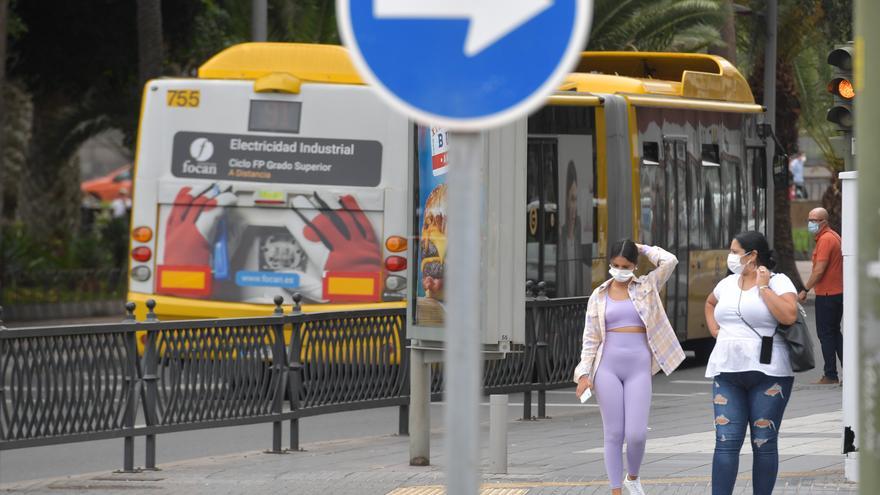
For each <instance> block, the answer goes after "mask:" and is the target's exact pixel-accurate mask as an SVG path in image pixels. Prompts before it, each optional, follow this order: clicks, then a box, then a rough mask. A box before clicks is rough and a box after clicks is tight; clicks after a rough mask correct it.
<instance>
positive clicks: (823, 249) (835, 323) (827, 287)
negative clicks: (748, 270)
mask: <svg viewBox="0 0 880 495" xmlns="http://www.w3.org/2000/svg"><path fill="white" fill-rule="evenodd" d="M807 228H808V229H809V231H810V233H811V234H813V235H814V236H815V237H816V248H815V249H814V250H813V271H812V273H810V278H809V280H807V283H806V284H805V286H804V290H802V291H801V292H800V294H798V298H799V299H800V300H801V301H805V300H806V299H807V293H808V292H810V290H815V291H816V333H818V335H819V343H820V344H821V345H822V357H823V358H824V360H825V371H824V374H823V375H822V378H821V379H819V381H817V382H814V383H816V384H819V385H833V384H837V383H840V381H839V380H838V377H837V358H840V362H841V365H842V364H843V334H842V333H840V320H841V318H842V317H843V252H842V251H841V249H840V235H838V233H837V232H835V231H833V230H831V228H830V227H829V226H828V211H826V210H825V208H816V209H814V210H812V211H810V215H809V217H808V219H807Z"/></svg>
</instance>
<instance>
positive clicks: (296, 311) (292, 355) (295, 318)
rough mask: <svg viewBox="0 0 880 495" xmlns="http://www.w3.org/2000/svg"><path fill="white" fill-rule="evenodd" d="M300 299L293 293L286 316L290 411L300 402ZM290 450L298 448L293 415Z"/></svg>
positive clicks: (297, 425) (295, 421) (297, 408)
mask: <svg viewBox="0 0 880 495" xmlns="http://www.w3.org/2000/svg"><path fill="white" fill-rule="evenodd" d="M301 301H302V296H301V295H300V294H299V293H297V294H294V295H293V311H292V312H291V313H290V316H289V317H288V318H287V320H288V321H290V326H291V331H290V346H289V348H288V349H289V352H288V357H287V362H288V365H287V369H288V379H287V385H288V387H287V393H288V394H289V395H290V397H289V401H290V402H289V404H290V410H291V411H294V412H296V411H299V408H300V403H299V393H300V391H301V390H302V386H303V385H302V368H303V365H302V363H301V362H300V357H301V355H302V354H301V353H302V336H301V335H300V331H301V330H302V326H303V322H302V315H303V312H302V306H300V302H301ZM290 450H294V451H297V450H299V418H298V417H294V418H293V419H291V420H290Z"/></svg>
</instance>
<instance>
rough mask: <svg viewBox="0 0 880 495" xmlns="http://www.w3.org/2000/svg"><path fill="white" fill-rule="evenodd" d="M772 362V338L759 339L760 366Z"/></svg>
mask: <svg viewBox="0 0 880 495" xmlns="http://www.w3.org/2000/svg"><path fill="white" fill-rule="evenodd" d="M772 360H773V336H772V335H771V336H770V337H761V359H760V363H761V364H770V361H772Z"/></svg>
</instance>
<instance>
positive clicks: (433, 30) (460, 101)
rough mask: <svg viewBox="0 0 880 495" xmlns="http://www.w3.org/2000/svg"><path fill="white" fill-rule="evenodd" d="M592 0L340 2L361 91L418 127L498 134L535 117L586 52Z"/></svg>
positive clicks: (344, 33) (343, 31)
mask: <svg viewBox="0 0 880 495" xmlns="http://www.w3.org/2000/svg"><path fill="white" fill-rule="evenodd" d="M592 10H593V8H592V0H337V10H336V13H337V18H338V21H339V27H340V32H341V34H342V38H343V41H344V42H345V44H346V45H347V46H348V48H349V49H350V51H351V54H352V58H353V61H354V63H355V66H356V67H357V69H358V70H359V71H360V73H361V75H362V76H363V77H364V79H365V80H366V82H367V83H369V84H371V85H373V86H375V87H376V88H377V89H378V91H379V92H380V93H381V94H382V95H383V96H384V97H385V98H386V99H387V100H388V101H389V102H390V103H391V104H392V105H394V106H396V107H397V108H398V109H399V110H401V111H403V112H404V113H405V114H407V115H409V116H411V117H412V118H414V119H416V120H420V121H423V122H429V123H433V124H440V125H445V126H448V127H451V128H456V129H473V130H476V129H481V128H485V127H491V126H495V125H500V124H503V123H505V122H508V121H510V120H513V119H516V118H517V117H519V116H522V115H524V114H526V113H527V112H529V111H531V110H533V109H534V108H536V107H538V106H539V105H540V104H541V103H542V102H543V101H544V100H545V99H546V98H547V96H548V95H549V94H550V93H552V92H553V91H554V90H555V89H556V88H557V87H558V86H559V85H560V84H561V83H562V81H563V79H564V78H565V76H566V74H567V73H568V72H569V71H570V70H571V69H572V67H573V66H574V65H575V63H576V62H577V60H578V56H579V53H580V52H581V50H583V48H584V46H585V44H586V39H587V32H588V29H589V25H590V18H591V16H592Z"/></svg>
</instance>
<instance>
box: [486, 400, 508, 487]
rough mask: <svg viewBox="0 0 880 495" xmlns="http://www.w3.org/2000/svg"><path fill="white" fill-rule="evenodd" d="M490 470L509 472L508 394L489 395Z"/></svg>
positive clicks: (499, 472) (501, 472) (495, 472)
mask: <svg viewBox="0 0 880 495" xmlns="http://www.w3.org/2000/svg"><path fill="white" fill-rule="evenodd" d="M489 472H490V473H492V474H507V396H506V395H495V394H493V395H491V396H489Z"/></svg>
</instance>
